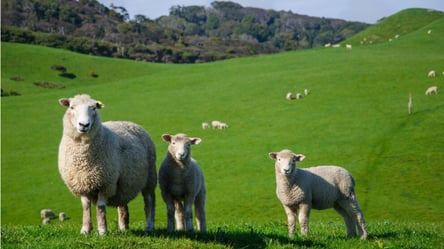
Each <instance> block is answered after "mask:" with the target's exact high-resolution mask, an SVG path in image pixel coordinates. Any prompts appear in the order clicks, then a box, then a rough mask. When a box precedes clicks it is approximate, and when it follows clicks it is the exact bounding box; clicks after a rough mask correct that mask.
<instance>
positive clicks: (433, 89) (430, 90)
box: [425, 86, 438, 95]
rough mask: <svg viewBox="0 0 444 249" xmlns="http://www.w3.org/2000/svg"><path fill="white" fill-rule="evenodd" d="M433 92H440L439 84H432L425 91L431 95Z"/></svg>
mask: <svg viewBox="0 0 444 249" xmlns="http://www.w3.org/2000/svg"><path fill="white" fill-rule="evenodd" d="M432 93H434V94H438V87H437V86H431V87H429V88H427V90H426V91H425V95H431V94H432Z"/></svg>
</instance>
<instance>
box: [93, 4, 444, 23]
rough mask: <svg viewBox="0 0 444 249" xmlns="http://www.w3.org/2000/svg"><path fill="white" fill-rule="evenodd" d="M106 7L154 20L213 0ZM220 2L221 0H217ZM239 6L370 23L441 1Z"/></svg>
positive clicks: (438, 7)
mask: <svg viewBox="0 0 444 249" xmlns="http://www.w3.org/2000/svg"><path fill="white" fill-rule="evenodd" d="M98 1H99V2H100V3H102V4H103V5H105V6H107V7H109V6H110V5H111V4H114V5H115V6H121V7H124V8H125V9H126V10H127V11H128V13H129V14H130V16H131V19H132V18H133V17H134V15H138V14H141V15H144V16H146V17H148V18H150V19H153V20H154V19H156V18H158V17H160V16H163V15H168V14H169V10H170V7H171V6H177V5H179V6H191V5H197V6H205V7H210V6H211V3H212V2H213V1H215V0H194V1H193V0H98ZM218 1H223V0H218ZM231 1H232V2H236V3H239V4H240V5H242V6H243V7H257V8H261V9H273V10H277V11H280V10H284V11H292V12H293V13H297V14H302V15H308V16H314V17H325V18H339V19H344V20H347V21H359V22H365V23H370V24H374V23H376V22H377V21H378V20H380V19H381V18H384V17H387V16H390V15H392V14H395V13H397V12H399V11H401V10H403V9H407V8H427V9H435V10H440V11H444V0H231Z"/></svg>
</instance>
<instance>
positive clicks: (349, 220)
mask: <svg viewBox="0 0 444 249" xmlns="http://www.w3.org/2000/svg"><path fill="white" fill-rule="evenodd" d="M334 209H335V210H336V212H338V213H339V214H340V215H341V216H342V217H343V218H344V222H345V226H346V228H347V237H348V238H350V237H354V236H356V222H355V219H354V218H353V216H351V215H350V214H349V213H348V212H347V210H345V209H344V208H343V207H342V206H341V205H340V204H339V203H336V204H335V206H334Z"/></svg>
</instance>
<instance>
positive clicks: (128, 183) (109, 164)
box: [58, 94, 157, 235]
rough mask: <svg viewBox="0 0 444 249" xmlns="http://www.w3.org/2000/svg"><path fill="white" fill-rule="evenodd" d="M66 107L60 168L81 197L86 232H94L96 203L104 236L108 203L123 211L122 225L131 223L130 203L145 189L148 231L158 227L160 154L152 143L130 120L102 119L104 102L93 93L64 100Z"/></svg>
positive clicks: (69, 186)
mask: <svg viewBox="0 0 444 249" xmlns="http://www.w3.org/2000/svg"><path fill="white" fill-rule="evenodd" d="M59 102H60V104H61V105H62V106H64V107H66V108H67V110H66V112H65V115H64V117H63V135H62V140H61V142H60V146H59V160H58V161H59V163H58V164H59V171H60V175H61V177H62V179H63V181H64V182H65V184H66V185H67V187H68V189H69V190H70V191H71V192H72V193H73V194H74V195H75V196H78V197H80V199H81V202H82V208H83V224H82V228H81V230H80V233H82V234H88V233H90V232H91V230H92V223H91V203H92V204H94V205H96V217H97V227H98V232H99V234H100V235H102V234H105V233H106V232H107V222H106V205H109V206H115V207H117V210H118V216H119V229H120V230H127V229H128V225H129V213H128V202H129V201H131V200H132V199H134V198H135V197H136V196H137V194H138V193H139V192H142V195H143V198H144V202H145V215H146V227H145V231H152V230H153V229H154V211H155V210H154V208H155V193H154V190H155V187H156V184H157V175H156V165H155V162H156V152H155V146H154V143H153V141H152V140H151V138H150V136H149V135H148V133H147V132H146V131H145V130H144V129H143V128H142V127H140V126H138V125H136V124H134V123H131V122H116V121H114V122H105V123H102V122H101V119H100V115H99V112H98V109H101V108H104V105H103V104H102V103H101V102H100V101H97V100H94V99H92V98H91V97H90V96H88V95H86V94H83V95H76V96H74V97H73V98H63V99H60V100H59Z"/></svg>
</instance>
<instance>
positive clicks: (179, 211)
mask: <svg viewBox="0 0 444 249" xmlns="http://www.w3.org/2000/svg"><path fill="white" fill-rule="evenodd" d="M174 206H175V212H174V217H175V218H176V230H177V231H183V230H184V217H183V205H182V202H181V201H175V202H174Z"/></svg>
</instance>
